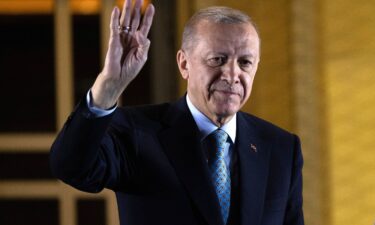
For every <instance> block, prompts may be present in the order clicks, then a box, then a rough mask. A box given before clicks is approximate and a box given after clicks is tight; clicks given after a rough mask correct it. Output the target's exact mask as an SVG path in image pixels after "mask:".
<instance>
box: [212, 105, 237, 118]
mask: <svg viewBox="0 0 375 225" xmlns="http://www.w3.org/2000/svg"><path fill="white" fill-rule="evenodd" d="M238 111H239V107H233V106H231V107H228V106H225V107H223V106H221V107H217V108H216V112H217V113H216V115H219V116H220V117H229V116H233V115H234V114H236V113H237V112H238Z"/></svg>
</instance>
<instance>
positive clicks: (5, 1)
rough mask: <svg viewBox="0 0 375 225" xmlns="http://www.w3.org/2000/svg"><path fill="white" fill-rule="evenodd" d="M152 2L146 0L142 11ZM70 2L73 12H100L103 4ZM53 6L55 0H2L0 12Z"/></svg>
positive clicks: (46, 9)
mask: <svg viewBox="0 0 375 225" xmlns="http://www.w3.org/2000/svg"><path fill="white" fill-rule="evenodd" d="M55 1H57V0H55ZM150 2H151V1H150V0H144V3H143V6H142V11H144V10H145V9H146V6H147V5H148V4H150ZM69 3H70V8H71V10H72V13H73V14H98V13H99V10H100V6H101V1H100V0H70V1H69ZM123 3H124V1H123V0H117V6H119V7H122V5H123ZM53 7H54V0H0V14H49V13H52V11H53Z"/></svg>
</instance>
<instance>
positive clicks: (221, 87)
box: [210, 81, 243, 95]
mask: <svg viewBox="0 0 375 225" xmlns="http://www.w3.org/2000/svg"><path fill="white" fill-rule="evenodd" d="M210 91H224V92H231V93H235V94H240V95H242V93H243V88H242V86H241V85H240V84H229V83H228V82H226V81H218V82H216V83H214V84H212V86H211V88H210Z"/></svg>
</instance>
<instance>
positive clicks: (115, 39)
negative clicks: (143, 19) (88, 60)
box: [107, 7, 121, 54]
mask: <svg viewBox="0 0 375 225" xmlns="http://www.w3.org/2000/svg"><path fill="white" fill-rule="evenodd" d="M119 17H120V10H119V8H117V7H115V8H114V9H113V10H112V14H111V22H110V29H111V33H110V38H109V43H108V52H107V54H113V52H116V51H115V50H116V48H118V47H120V46H121V42H120V33H121V31H120V30H119V29H118V24H119Z"/></svg>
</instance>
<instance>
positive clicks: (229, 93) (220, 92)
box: [214, 90, 240, 96]
mask: <svg viewBox="0 0 375 225" xmlns="http://www.w3.org/2000/svg"><path fill="white" fill-rule="evenodd" d="M214 92H217V93H219V94H223V95H228V96H231V95H238V96H240V94H239V93H237V92H235V91H231V90H214Z"/></svg>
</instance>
